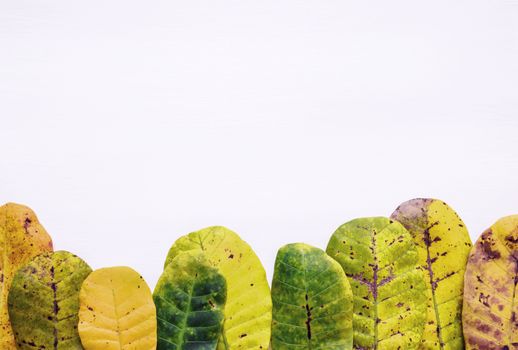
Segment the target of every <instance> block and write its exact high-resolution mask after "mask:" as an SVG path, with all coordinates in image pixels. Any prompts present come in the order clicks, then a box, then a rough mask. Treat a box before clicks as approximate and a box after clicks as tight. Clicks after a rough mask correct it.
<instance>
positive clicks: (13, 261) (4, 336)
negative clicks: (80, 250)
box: [0, 203, 52, 350]
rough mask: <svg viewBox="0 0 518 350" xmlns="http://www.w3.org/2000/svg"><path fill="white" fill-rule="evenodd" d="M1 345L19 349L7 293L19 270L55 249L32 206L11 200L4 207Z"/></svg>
mask: <svg viewBox="0 0 518 350" xmlns="http://www.w3.org/2000/svg"><path fill="white" fill-rule="evenodd" d="M0 247H1V248H0V255H1V256H0V261H1V262H0V349H3V350H14V349H16V345H15V341H14V336H13V331H12V328H11V323H10V322H9V312H8V307H7V296H8V294H9V288H10V287H11V283H12V280H13V277H14V274H15V273H16V271H17V270H18V269H19V268H20V267H21V266H23V265H25V264H26V263H28V262H29V261H30V260H31V259H32V258H33V257H35V256H36V255H39V254H41V253H44V252H51V251H52V240H51V238H50V236H49V235H48V233H47V231H45V229H44V228H43V226H41V224H40V222H39V221H38V218H37V217H36V214H34V212H33V211H32V210H31V209H29V208H28V207H26V206H24V205H20V204H15V203H7V204H5V205H3V206H1V207H0Z"/></svg>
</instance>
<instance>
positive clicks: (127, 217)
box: [0, 0, 518, 286]
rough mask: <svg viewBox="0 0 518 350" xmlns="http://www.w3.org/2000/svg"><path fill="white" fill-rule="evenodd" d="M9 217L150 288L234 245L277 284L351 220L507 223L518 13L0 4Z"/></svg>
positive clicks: (517, 203) (320, 4)
mask: <svg viewBox="0 0 518 350" xmlns="http://www.w3.org/2000/svg"><path fill="white" fill-rule="evenodd" d="M0 122H1V124H0V147H1V148H0V154H1V158H0V159H1V163H0V164H1V171H0V201H1V202H6V201H16V202H21V203H26V204H28V205H30V206H31V207H32V208H34V210H36V212H37V213H38V214H39V217H40V219H41V220H42V222H43V223H44V225H45V226H46V227H47V229H48V231H49V232H50V233H51V234H52V235H53V237H54V241H55V246H56V248H58V249H67V250H70V251H73V252H75V253H77V254H79V255H80V256H81V257H83V258H84V259H85V260H87V261H88V262H89V263H90V264H91V265H92V266H93V267H94V268H98V267H101V266H110V265H130V266H133V267H134V268H136V269H137V270H139V271H140V272H141V273H142V274H143V275H144V276H145V277H146V279H147V280H148V282H149V283H150V285H151V286H154V283H155V281H156V279H157V278H158V276H159V274H160V272H161V270H162V263H163V260H164V258H165V254H166V252H167V250H168V248H169V246H170V245H171V244H172V243H173V241H174V240H175V239H176V238H177V237H178V236H179V235H181V234H185V233H187V232H190V231H192V230H196V229H198V228H202V227H205V226H208V225H214V224H220V225H226V226H228V227H230V228H232V229H234V230H236V231H237V232H239V233H240V234H241V235H242V236H243V238H244V239H246V240H247V241H248V242H249V243H250V244H251V245H252V246H253V248H254V249H255V250H256V252H257V253H258V255H259V256H260V258H261V259H262V261H263V262H264V264H265V266H266V268H267V271H268V274H269V276H270V277H271V273H272V268H273V261H274V258H275V254H276V251H277V249H278V248H279V247H280V246H281V245H282V244H285V243H289V242H294V241H304V242H307V243H310V244H314V245H316V246H319V247H322V248H324V247H325V245H326V244H327V240H328V238H329V236H330V235H331V233H332V232H333V230H334V229H335V228H336V227H337V226H338V225H340V224H341V223H343V222H345V221H347V220H350V219H352V218H355V217H359V216H373V215H389V214H390V213H391V212H392V210H393V209H394V208H395V207H396V206H397V205H398V204H399V203H400V202H402V201H404V200H407V199H410V198H413V197H418V196H432V197H437V198H441V199H443V200H445V201H447V202H448V203H450V204H451V205H452V206H453V207H454V208H455V209H456V210H457V211H458V212H459V214H460V215H461V216H462V218H463V219H464V220H465V222H466V224H467V226H468V228H469V229H470V231H471V235H472V237H473V238H474V239H475V238H476V237H478V235H479V233H480V232H481V231H482V230H483V229H485V228H486V227H488V226H489V225H491V224H492V222H494V221H495V220H496V219H498V218H499V217H501V216H504V215H508V214H511V213H518V3H517V2H516V1H511V0H507V1H495V0H492V1H477V0H475V1H433V2H427V3H426V2H421V1H407V2H400V1H354V2H353V1H342V0H341V1H300V0H296V1H295V0H293V1H291V0H288V1H277V0H266V1H193V0H189V1H159V2H143V1H138V2H137V1H122V0H120V1H119V0H117V1H88V2H77V1H20V0H17V1H7V0H0Z"/></svg>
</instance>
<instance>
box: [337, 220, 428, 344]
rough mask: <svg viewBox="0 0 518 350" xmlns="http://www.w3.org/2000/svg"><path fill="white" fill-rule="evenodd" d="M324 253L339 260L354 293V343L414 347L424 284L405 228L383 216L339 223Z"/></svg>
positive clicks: (420, 328) (421, 316)
mask: <svg viewBox="0 0 518 350" xmlns="http://www.w3.org/2000/svg"><path fill="white" fill-rule="evenodd" d="M327 254H329V255H330V256H331V257H332V258H334V259H335V260H336V261H338V262H339V263H340V265H341V266H342V268H343V269H344V271H345V274H346V275H347V277H348V278H349V283H350V284H351V288H352V291H353V296H354V317H353V330H354V335H353V337H354V347H355V348H358V349H378V350H381V349H387V350H388V349H416V348H417V347H418V346H419V344H420V341H421V336H422V333H423V330H424V322H425V318H426V294H425V291H426V285H425V281H424V275H423V272H422V271H421V270H420V269H419V266H418V254H417V249H416V247H415V245H414V243H413V240H412V237H411V236H410V234H409V233H408V232H407V230H406V229H405V228H404V227H403V225H401V224H400V223H399V222H397V221H393V220H390V219H388V218H384V217H375V218H361V219H355V220H352V221H349V222H348V223H346V224H344V225H342V226H340V227H339V228H338V229H337V230H336V231H335V233H334V234H333V235H332V237H331V239H330V241H329V244H328V246H327Z"/></svg>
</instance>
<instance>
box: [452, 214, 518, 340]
mask: <svg viewBox="0 0 518 350" xmlns="http://www.w3.org/2000/svg"><path fill="white" fill-rule="evenodd" d="M464 281H465V282H464V283H465V284H464V305H463V311H462V322H463V327H464V337H465V339H466V349H468V350H471V349H479V350H502V349H508V350H516V349H518V215H512V216H507V217H504V218H502V219H500V220H498V221H497V222H496V223H495V224H494V225H493V226H491V228H489V229H488V230H486V231H485V232H484V233H483V234H482V236H480V238H479V239H478V240H477V242H476V243H475V246H474V247H473V250H472V251H471V253H470V255H469V259H468V265H467V268H466V274H465V278H464Z"/></svg>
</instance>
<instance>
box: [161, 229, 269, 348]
mask: <svg viewBox="0 0 518 350" xmlns="http://www.w3.org/2000/svg"><path fill="white" fill-rule="evenodd" d="M186 251H202V252H204V255H205V257H206V259H207V261H208V262H209V264H210V265H212V266H214V267H216V268H217V269H218V270H219V271H220V273H221V274H222V275H223V276H224V277H225V279H226V282H227V301H226V304H225V320H224V324H223V336H222V338H221V339H220V341H219V342H218V349H219V350H226V349H232V350H233V349H242V350H245V349H264V350H267V349H268V345H269V343H270V334H271V329H270V327H271V322H272V300H271V296H270V287H269V286H268V281H267V279H266V272H265V271H264V267H263V265H262V264H261V261H260V260H259V258H258V257H257V255H256V254H255V253H254V251H253V250H252V248H250V246H249V245H248V244H247V243H246V242H245V241H243V240H242V239H241V238H240V237H239V236H238V235H237V234H236V233H235V232H233V231H231V230H229V229H227V228H225V227H221V226H213V227H208V228H205V229H203V230H200V231H196V232H192V233H190V234H188V235H185V236H183V237H181V238H179V239H178V240H177V241H176V242H175V243H174V244H173V246H172V247H171V249H170V250H169V254H168V255H167V259H166V264H165V265H166V266H167V265H168V264H169V263H170V262H171V261H172V260H173V259H174V258H175V257H176V256H177V255H179V254H180V253H182V252H186Z"/></svg>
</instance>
